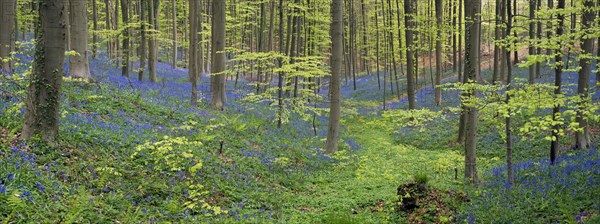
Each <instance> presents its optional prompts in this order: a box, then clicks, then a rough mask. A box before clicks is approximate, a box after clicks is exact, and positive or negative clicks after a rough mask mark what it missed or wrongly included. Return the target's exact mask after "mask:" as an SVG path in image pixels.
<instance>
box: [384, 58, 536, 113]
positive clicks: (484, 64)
mask: <svg viewBox="0 0 600 224" xmlns="http://www.w3.org/2000/svg"><path fill="white" fill-rule="evenodd" d="M526 56H527V49H521V50H520V51H519V60H521V59H524V58H525V57H526ZM490 57H493V55H487V57H483V58H482V61H483V62H482V63H481V71H486V70H489V69H490V68H491V67H492V65H493V64H492V60H490ZM457 76H458V72H454V73H452V74H450V75H449V76H447V77H446V78H443V79H442V83H444V82H447V81H448V80H450V79H454V78H456V77H457ZM428 87H430V85H424V86H419V88H417V90H416V91H415V92H419V91H423V90H425V89H426V88H428ZM406 97H408V96H407V95H406V93H403V94H402V95H400V98H397V97H395V98H392V99H389V100H386V101H385V104H389V103H393V102H398V101H401V100H404V99H406Z"/></svg>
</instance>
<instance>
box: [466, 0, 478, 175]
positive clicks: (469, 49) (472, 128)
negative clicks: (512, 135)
mask: <svg viewBox="0 0 600 224" xmlns="http://www.w3.org/2000/svg"><path fill="white" fill-rule="evenodd" d="M480 13H481V0H467V1H465V22H466V23H465V27H466V30H465V31H466V34H465V43H466V46H465V53H466V55H465V76H466V77H468V78H469V81H470V82H476V81H477V77H479V69H477V66H478V64H479V56H480V48H479V46H480V38H479V36H480V35H481V27H480V26H479V23H480V22H481V15H480ZM476 96H477V91H471V93H469V97H476ZM466 123H467V130H466V135H465V178H466V179H467V181H469V182H471V183H478V177H477V165H476V146H477V107H476V106H469V107H468V108H467V116H466Z"/></svg>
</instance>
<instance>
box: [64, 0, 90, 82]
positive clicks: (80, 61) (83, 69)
mask: <svg viewBox="0 0 600 224" xmlns="http://www.w3.org/2000/svg"><path fill="white" fill-rule="evenodd" d="M86 5H87V0H70V4H69V7H70V11H71V12H70V13H69V16H70V20H71V21H70V24H71V35H69V37H70V38H71V47H72V49H71V50H73V51H75V52H77V55H73V56H70V58H69V63H70V67H69V73H70V75H71V77H73V78H80V79H86V80H91V79H92V75H91V73H90V66H89V62H88V51H87V46H88V23H87V21H88V20H87V7H86Z"/></svg>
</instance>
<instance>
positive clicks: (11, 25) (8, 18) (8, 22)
mask: <svg viewBox="0 0 600 224" xmlns="http://www.w3.org/2000/svg"><path fill="white" fill-rule="evenodd" d="M16 4H17V1H16V0H0V12H1V13H2V15H0V30H1V32H0V74H1V73H3V72H10V71H11V70H12V63H10V61H9V60H8V59H10V57H11V55H10V51H11V47H10V46H12V43H13V42H14V40H13V39H12V38H13V34H14V32H16V30H15V21H16V20H15V16H16V11H15V7H16Z"/></svg>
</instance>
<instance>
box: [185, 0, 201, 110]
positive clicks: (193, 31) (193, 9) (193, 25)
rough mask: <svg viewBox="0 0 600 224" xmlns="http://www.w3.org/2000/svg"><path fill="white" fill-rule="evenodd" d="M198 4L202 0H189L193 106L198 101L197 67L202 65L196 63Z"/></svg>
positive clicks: (189, 63)
mask: <svg viewBox="0 0 600 224" xmlns="http://www.w3.org/2000/svg"><path fill="white" fill-rule="evenodd" d="M198 4H200V0H190V1H189V11H190V13H189V19H188V20H189V22H190V34H189V35H190V49H189V51H188V54H189V56H188V74H189V78H190V82H191V83H192V96H191V103H192V105H193V106H196V104H197V102H198V69H197V68H196V67H197V66H202V65H201V64H197V63H196V62H197V60H196V58H197V57H198V55H197V53H198V27H199V26H198V16H197V13H199V12H198V7H197V5H198Z"/></svg>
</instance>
